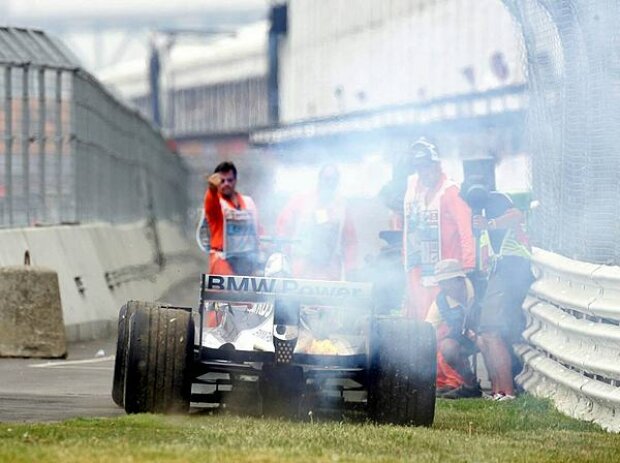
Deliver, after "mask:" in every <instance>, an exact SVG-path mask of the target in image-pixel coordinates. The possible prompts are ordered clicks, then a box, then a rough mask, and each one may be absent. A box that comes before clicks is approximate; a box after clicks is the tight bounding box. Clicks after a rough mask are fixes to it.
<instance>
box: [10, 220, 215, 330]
mask: <svg viewBox="0 0 620 463" xmlns="http://www.w3.org/2000/svg"><path fill="white" fill-rule="evenodd" d="M156 227H157V235H158V239H157V243H158V244H157V246H155V245H154V243H153V241H154V240H153V228H152V227H151V226H148V224H147V223H146V222H138V223H133V224H127V225H116V226H112V225H110V224H88V225H80V226H58V227H49V228H22V229H10V230H2V231H0V239H1V242H2V245H1V246H0V266H14V265H17V264H21V263H22V262H23V261H24V253H25V252H26V251H28V252H29V255H30V259H31V261H32V265H33V266H37V267H39V266H41V267H46V268H49V269H52V270H54V271H55V272H57V274H58V282H59V286H60V298H61V301H62V315H63V318H64V326H65V331H66V337H67V340H68V341H83V340H88V339H96V338H101V337H104V336H107V335H110V334H111V333H113V332H114V330H115V329H116V321H117V317H118V311H119V309H120V307H121V305H122V304H123V303H125V302H126V301H127V300H129V299H141V300H158V299H159V298H160V297H161V296H162V295H163V294H164V293H165V292H166V291H168V290H169V289H170V288H171V287H172V286H174V285H175V284H178V283H180V282H182V281H186V280H187V279H190V278H195V279H196V300H198V292H199V286H200V278H199V276H200V272H201V271H204V270H205V268H206V259H205V258H204V257H203V256H204V254H201V253H200V252H199V251H198V250H197V248H196V247H195V245H194V243H193V242H192V241H191V240H190V239H188V238H187V237H186V236H185V234H184V233H183V232H182V231H181V229H180V228H178V226H176V225H175V224H173V223H171V222H158V223H157V226H156ZM194 249H196V250H194ZM111 275H112V276H113V277H111ZM118 275H121V276H122V278H120V277H118ZM0 310H2V308H1V306H0ZM0 320H4V319H3V318H0ZM3 323H4V321H3ZM32 323H37V320H36V318H35V319H33V320H32ZM40 326H45V325H44V323H43V322H41V325H40ZM4 328H5V327H4V326H2V327H0V332H2V330H3V329H4ZM9 329H10V328H9Z"/></svg>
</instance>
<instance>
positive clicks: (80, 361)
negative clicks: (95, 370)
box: [28, 355, 114, 368]
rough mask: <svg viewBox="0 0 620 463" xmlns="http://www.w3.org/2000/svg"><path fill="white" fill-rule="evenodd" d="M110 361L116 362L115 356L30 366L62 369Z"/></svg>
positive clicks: (32, 366)
mask: <svg viewBox="0 0 620 463" xmlns="http://www.w3.org/2000/svg"><path fill="white" fill-rule="evenodd" d="M110 360H114V356H113V355H108V356H107V357H98V358H94V359H85V360H67V361H59V362H46V363H37V364H35V365H28V366H29V367H31V368H50V367H60V366H65V365H84V364H87V363H101V362H107V361H110Z"/></svg>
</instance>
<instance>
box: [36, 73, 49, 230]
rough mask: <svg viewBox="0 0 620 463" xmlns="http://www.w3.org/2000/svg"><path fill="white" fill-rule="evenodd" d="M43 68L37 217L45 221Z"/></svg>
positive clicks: (43, 77)
mask: <svg viewBox="0 0 620 463" xmlns="http://www.w3.org/2000/svg"><path fill="white" fill-rule="evenodd" d="M45 118H46V108H45V69H44V68H41V69H39V208H40V211H39V214H38V218H39V219H40V220H42V221H43V222H47V204H46V200H45V192H46V191H45V190H46V187H45V180H46V175H45V170H46V169H45V143H46V136H45V122H46V121H45Z"/></svg>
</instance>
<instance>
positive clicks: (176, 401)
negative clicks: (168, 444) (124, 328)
mask: <svg viewBox="0 0 620 463" xmlns="http://www.w3.org/2000/svg"><path fill="white" fill-rule="evenodd" d="M128 339H129V345H128V348H127V365H126V374H125V388H124V389H125V394H124V396H125V397H124V407H125V411H126V412H127V413H187V412H188V411H189V403H190V397H191V387H192V377H191V369H192V360H193V352H194V322H193V319H192V317H191V313H189V312H187V311H185V310H182V309H174V308H165V307H144V308H142V307H140V308H137V309H136V311H135V312H134V314H133V315H132V317H131V320H130V323H129V333H128Z"/></svg>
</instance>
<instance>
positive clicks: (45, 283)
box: [0, 266, 67, 358]
mask: <svg viewBox="0 0 620 463" xmlns="http://www.w3.org/2000/svg"><path fill="white" fill-rule="evenodd" d="M66 353H67V343H66V337H65V327H64V323H63V315H62V305H61V302H60V289H59V285H58V275H57V274H56V272H54V271H52V270H49V269H46V268H41V267H27V266H23V267H3V268H0V357H39V358H50V357H53V358H56V357H64V356H65V355H66Z"/></svg>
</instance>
